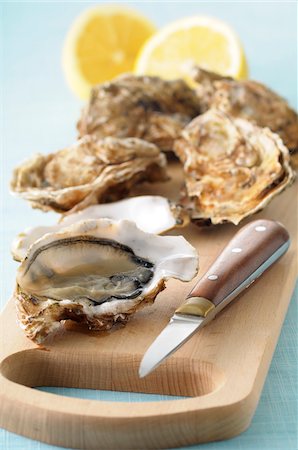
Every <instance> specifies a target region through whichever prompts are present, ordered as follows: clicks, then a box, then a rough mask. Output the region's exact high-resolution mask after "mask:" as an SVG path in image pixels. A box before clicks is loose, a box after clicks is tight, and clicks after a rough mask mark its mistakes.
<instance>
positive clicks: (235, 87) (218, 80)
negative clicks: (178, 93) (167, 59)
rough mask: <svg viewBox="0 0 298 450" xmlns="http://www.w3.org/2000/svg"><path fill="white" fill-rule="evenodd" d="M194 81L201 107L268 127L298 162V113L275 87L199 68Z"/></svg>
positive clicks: (204, 109)
mask: <svg viewBox="0 0 298 450" xmlns="http://www.w3.org/2000/svg"><path fill="white" fill-rule="evenodd" d="M193 77H194V80H195V81H197V82H198V89H197V93H198V96H199V98H200V99H201V108H202V110H203V111H206V110H207V109H209V108H216V109H220V110H221V111H224V112H226V113H227V114H229V115H230V116H232V117H239V118H242V119H246V120H249V121H252V122H254V123H255V124H256V125H258V126H259V127H268V128H270V130H271V131H274V132H275V133H277V134H279V136H280V137H281V138H282V140H283V142H284V144H285V145H286V147H288V149H289V150H290V153H291V154H293V156H292V160H293V161H294V160H295V161H296V160H297V163H298V116H297V113H296V111H294V110H293V109H292V108H290V106H289V105H288V103H287V101H286V100H285V99H283V98H282V97H280V96H279V95H278V94H276V93H275V92H273V91H272V90H271V89H269V88H268V87H266V86H265V85H264V84H261V83H259V82H257V81H253V80H240V81H239V80H234V79H232V78H224V77H222V76H220V75H218V74H215V73H212V72H208V71H206V70H203V69H201V68H200V67H196V68H194V69H193Z"/></svg>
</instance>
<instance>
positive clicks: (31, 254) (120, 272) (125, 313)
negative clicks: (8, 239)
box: [15, 219, 198, 342]
mask: <svg viewBox="0 0 298 450" xmlns="http://www.w3.org/2000/svg"><path fill="white" fill-rule="evenodd" d="M197 265H198V257H197V253H196V251H195V249H194V248H193V247H192V246H191V245H190V244H189V243H188V242H187V241H186V240H185V239H184V238H183V237H182V236H156V235H154V234H149V233H145V232H143V231H141V230H139V229H138V228H137V227H136V225H135V224H134V223H133V222H130V221H126V220H124V221H119V222H115V221H112V220H109V219H98V220H88V221H82V222H79V223H76V224H74V225H71V226H69V227H68V228H65V229H63V230H62V231H60V232H57V233H51V234H47V235H45V236H44V237H42V238H41V239H39V240H38V241H36V242H35V243H34V244H33V245H32V246H31V247H30V249H29V251H28V253H27V256H26V258H25V259H24V261H23V262H22V263H21V265H20V267H19V269H18V273H17V287H16V291H15V300H16V306H17V312H18V319H19V321H20V324H21V326H22V328H23V329H24V331H25V333H26V335H27V336H28V337H29V338H30V339H33V340H35V341H36V342H42V341H43V340H44V339H45V338H46V336H47V335H48V334H49V333H51V332H52V331H54V330H55V329H56V328H57V327H58V326H59V322H60V321H61V320H66V319H72V320H74V321H76V322H80V323H85V324H86V325H87V326H88V327H89V328H90V329H93V330H106V329H109V328H111V327H112V326H113V324H114V323H116V322H125V321H126V320H127V319H128V317H129V315H130V314H132V313H133V312H135V311H136V310H137V309H138V308H140V307H141V306H144V305H145V304H146V303H151V302H153V301H154V299H155V297H156V295H157V294H158V293H159V292H160V291H161V290H163V289H164V287H165V280H167V279H168V278H169V277H173V278H177V279H179V280H182V281H189V280H191V279H192V278H193V277H194V276H195V275H196V273H197Z"/></svg>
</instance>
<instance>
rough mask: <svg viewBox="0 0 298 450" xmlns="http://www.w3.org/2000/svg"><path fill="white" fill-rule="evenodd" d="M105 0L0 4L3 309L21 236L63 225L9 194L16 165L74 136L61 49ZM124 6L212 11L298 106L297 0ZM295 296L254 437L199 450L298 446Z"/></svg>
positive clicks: (1, 435)
mask: <svg viewBox="0 0 298 450" xmlns="http://www.w3.org/2000/svg"><path fill="white" fill-rule="evenodd" d="M99 3H101V2H96V3H92V2H38V3H37V2H1V1H0V8H1V36H0V37H1V39H0V45H1V56H0V63H1V78H0V85H1V87H0V95H1V110H0V119H1V121H0V123H1V130H0V145H1V153H0V158H1V160H0V179H1V184H0V189H1V190H0V202H1V209H0V211H1V217H0V227H1V230H0V239H1V241H0V256H1V257H0V265H1V266H0V270H1V287H0V289H1V291H0V302H1V307H3V306H4V304H5V302H6V301H7V299H8V298H9V296H10V294H11V292H12V289H13V286H14V278H15V271H16V267H17V266H16V263H14V262H13V261H12V259H11V256H10V244H11V241H12V239H13V237H14V236H15V235H16V234H17V233H19V232H20V231H22V230H23V229H24V228H26V227H28V226H32V225H38V224H44V223H45V222H47V223H54V222H55V221H56V216H55V215H54V214H51V213H47V215H45V214H43V213H41V212H40V211H36V210H35V211H34V210H32V209H31V208H30V207H29V206H28V204H26V203H25V202H23V201H21V200H19V199H16V198H14V197H12V196H11V195H9V192H8V184H9V179H10V177H11V172H12V169H13V167H14V166H15V165H17V164H19V163H20V162H21V161H22V160H24V159H26V158H28V157H29V156H30V155H31V154H33V153H36V152H42V153H47V152H50V151H55V150H56V149H59V148H63V147H64V146H67V145H68V144H69V143H71V142H72V141H73V140H74V139H75V137H76V129H75V123H76V121H77V119H78V117H79V114H80V109H81V107H82V103H81V102H80V101H79V100H78V99H76V98H75V97H74V95H73V94H72V93H71V92H70V90H69V89H68V87H67V85H66V83H65V81H64V77H63V73H62V69H61V48H62V43H63V40H64V37H65V34H66V32H67V30H68V28H69V26H70V25H71V23H72V21H73V19H74V18H75V17H76V16H77V15H78V14H79V13H80V12H81V11H82V10H84V9H85V8H86V7H89V6H92V5H94V4H99ZM117 3H118V4H119V3H121V2H119V1H118V2H117ZM125 4H126V5H129V6H131V7H134V8H136V9H138V10H139V11H140V12H143V13H144V14H145V15H146V16H148V17H149V18H150V19H151V20H152V21H153V22H154V23H155V24H156V25H157V26H162V25H164V24H166V23H168V22H170V21H172V20H175V19H177V18H181V17H185V16H192V15H194V14H208V15H211V16H215V17H218V18H221V19H222V20H224V21H226V22H227V23H229V24H230V25H231V26H232V27H233V28H234V29H235V30H236V32H237V33H238V34H239V36H240V38H241V41H242V42H243V45H244V47H245V51H246V54H247V58H248V62H249V67H250V75H251V77H252V78H254V79H257V80H260V81H263V82H264V83H266V84H267V85H269V86H270V87H271V88H273V89H275V90H276V91H278V92H279V93H280V94H281V95H282V96H284V97H286V98H287V99H288V101H289V102H290V103H291V105H292V106H294V107H295V108H297V105H296V102H297V43H296V42H297V41H296V39H297V4H296V2H285V1H280V2H261V1H259V2H226V1H221V2H219V1H218V2H210V1H209V2H199V1H197V2H182V1H180V2H161V1H158V2H153V1H151V2H125ZM296 293H297V289H296ZM295 298H296V301H297V295H296V297H295V296H294V297H293V299H292V302H291V305H290V308H289V311H288V315H287V318H286V321H285V323H284V327H283V330H282V334H281V337H280V340H279V344H278V347H277V350H276V352H275V355H274V359H273V362H272V365H271V368H270V372H269V375H268V378H267V381H266V384H265V387H264V390H263V394H262V397H261V400H260V404H259V406H258V409H257V412H256V414H255V416H254V419H253V422H252V425H251V427H250V428H249V430H247V431H246V432H245V433H243V434H242V435H240V436H239V437H236V438H234V439H231V440H229V441H224V442H219V443H210V444H205V445H202V446H194V447H192V448H194V449H196V448H206V449H208V450H213V449H215V450H217V449H218V450H221V449H231V450H233V449H264V450H267V449H268V450H269V449H270V450H271V449H286V450H287V449H288V450H290V449H297V432H296V427H297V331H296V330H297V326H296V321H297V308H296V301H295ZM52 391H53V390H51V392H52ZM58 391H59V392H60V393H64V394H65V395H78V396H82V397H88V398H91V397H90V396H92V398H96V399H110V400H120V401H121V400H123V401H145V400H148V398H147V397H146V396H142V395H132V394H120V393H108V392H91V391H79V392H78V391H74V390H68V391H66V390H65V389H64V390H63V389H60V390H58ZM149 399H150V398H149ZM153 399H154V400H155V399H156V396H154V398H153ZM160 399H162V398H161V397H160ZM151 400H152V398H151ZM0 448H3V449H5V450H8V449H12V450H17V449H22V450H29V449H32V450H33V449H34V450H35V449H51V448H57V447H51V446H48V445H46V444H41V443H38V442H34V441H31V440H29V439H26V438H23V437H20V436H16V435H14V434H12V433H8V432H6V431H4V430H2V431H1V430H0Z"/></svg>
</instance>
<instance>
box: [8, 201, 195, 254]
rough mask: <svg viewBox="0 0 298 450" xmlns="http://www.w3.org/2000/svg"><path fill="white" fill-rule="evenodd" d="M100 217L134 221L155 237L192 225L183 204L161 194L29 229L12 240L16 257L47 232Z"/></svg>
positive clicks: (94, 207) (95, 208)
mask: <svg viewBox="0 0 298 450" xmlns="http://www.w3.org/2000/svg"><path fill="white" fill-rule="evenodd" d="M100 218H108V219H113V220H121V219H127V220H131V221H133V222H135V223H136V225H137V227H138V228H140V230H143V231H146V232H148V233H156V234H159V233H163V232H164V231H167V230H170V229H171V228H174V227H184V226H186V225H187V224H188V223H189V215H188V213H187V212H186V210H185V209H184V208H182V207H181V206H180V205H176V204H175V203H173V202H171V201H169V200H168V199H167V198H164V197H160V196H158V195H141V196H139V197H132V198H128V199H125V200H120V201H118V202H113V203H105V204H102V205H92V206H88V207H87V208H85V209H83V210H82V211H78V212H75V213H73V214H68V215H67V216H64V217H62V219H61V220H60V222H59V223H58V224H57V225H52V226H39V227H34V228H29V229H28V230H25V231H24V232H23V233H20V234H19V235H18V236H17V237H16V239H15V240H14V241H13V244H12V254H13V257H14V259H15V260H17V261H22V260H23V259H24V257H25V256H26V253H27V251H28V249H29V247H30V245H32V244H33V243H34V242H35V241H36V240H37V239H39V238H41V237H42V236H44V235H45V234H46V233H53V232H56V231H59V230H62V229H63V228H65V227H67V226H69V225H71V224H73V223H76V222H80V221H82V220H88V219H100Z"/></svg>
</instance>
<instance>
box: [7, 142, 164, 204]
mask: <svg viewBox="0 0 298 450" xmlns="http://www.w3.org/2000/svg"><path fill="white" fill-rule="evenodd" d="M167 179H168V177H167V174H166V158H165V156H164V155H163V154H162V153H161V152H160V150H159V149H158V148H157V147H156V146H155V145H153V144H150V143H149V142H146V141H143V140H141V139H136V138H127V139H117V138H112V137H107V138H105V139H97V138H96V137H94V136H85V137H84V138H82V139H80V140H79V141H77V142H76V143H75V144H73V145H72V146H70V147H68V148H65V149H63V150H60V151H58V152H56V153H52V154H49V155H40V154H39V155H36V156H34V157H33V158H32V159H30V160H29V161H27V162H25V163H24V164H22V165H21V166H19V167H17V168H16V169H15V171H14V174H13V178H12V181H11V189H12V191H13V192H15V193H16V194H17V195H19V196H20V197H22V198H24V199H26V200H29V202H30V203H31V205H32V206H33V207H34V208H40V209H42V210H44V211H48V210H54V211H57V212H66V211H69V210H72V209H73V208H76V209H82V208H85V207H86V206H89V205H90V204H94V203H98V202H99V203H100V202H108V201H114V200H118V199H119V198H122V197H123V196H125V195H126V194H127V192H128V191H129V190H130V189H131V188H132V187H133V186H134V185H135V184H136V183H139V182H142V181H151V182H155V181H165V180H167Z"/></svg>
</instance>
